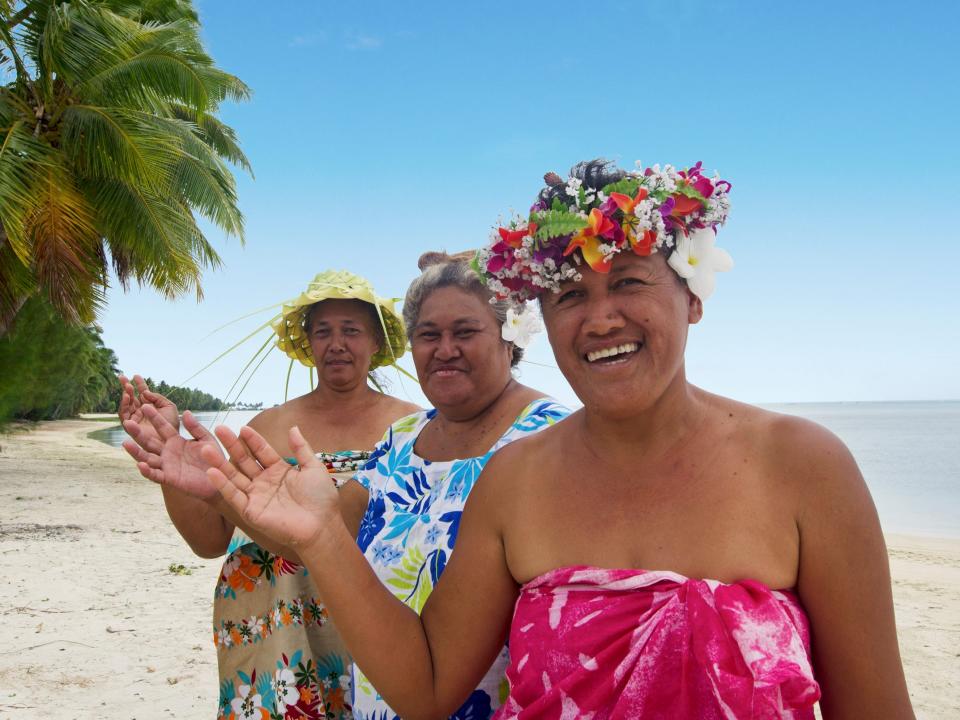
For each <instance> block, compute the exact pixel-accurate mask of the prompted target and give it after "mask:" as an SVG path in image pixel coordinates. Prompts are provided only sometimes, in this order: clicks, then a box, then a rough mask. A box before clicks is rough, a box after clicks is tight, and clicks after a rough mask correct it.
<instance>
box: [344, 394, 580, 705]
mask: <svg viewBox="0 0 960 720" xmlns="http://www.w3.org/2000/svg"><path fill="white" fill-rule="evenodd" d="M569 412H570V411H569V410H568V409H567V408H565V407H564V406H563V405H560V404H559V403H557V402H556V401H554V400H552V399H549V398H541V399H539V400H535V401H534V402H532V403H530V404H529V405H528V406H527V407H525V408H524V409H523V411H522V412H521V413H520V414H519V415H518V416H517V419H516V420H515V421H514V422H513V424H512V425H511V426H510V428H509V429H508V430H507V431H506V432H505V433H504V434H503V436H502V437H501V438H500V439H499V440H498V441H497V442H496V444H495V445H494V446H493V447H492V448H491V449H490V451H489V452H487V453H486V454H485V455H481V456H479V457H472V458H467V459H465V460H448V461H444V462H430V461H429V460H424V459H423V458H421V457H419V456H417V455H416V453H414V451H413V446H414V444H415V443H416V440H417V436H419V435H420V431H421V430H423V428H424V426H425V425H426V424H427V423H428V422H429V421H430V420H431V419H432V418H433V417H434V416H435V415H436V414H437V411H436V410H426V411H423V412H419V413H415V414H413V415H408V416H407V417H405V418H401V419H400V420H398V421H397V422H395V423H394V424H393V425H392V426H391V427H390V428H389V429H388V430H387V434H386V435H385V436H384V439H383V440H382V441H381V442H380V444H379V445H377V447H376V449H375V450H374V453H373V455H372V456H371V458H370V461H369V462H368V463H367V464H366V466H364V468H363V469H362V470H360V471H359V472H358V473H357V475H356V476H355V477H354V479H355V480H357V481H358V482H360V483H361V484H362V485H363V486H364V487H365V488H366V489H367V490H368V491H369V492H370V502H369V504H368V505H367V511H366V514H365V515H364V516H363V521H362V522H361V524H360V532H359V535H358V537H357V544H358V545H359V546H360V549H361V550H362V551H363V554H364V555H365V556H366V558H367V560H368V561H369V563H370V565H371V566H372V567H373V570H374V572H376V573H377V576H378V577H379V578H380V580H381V581H382V582H383V584H384V585H386V586H387V588H388V589H389V590H390V592H392V593H393V594H394V595H395V596H396V597H398V598H399V599H400V600H402V601H403V602H404V603H406V604H407V605H408V606H409V607H411V608H413V609H414V610H416V611H417V613H419V612H420V611H421V610H423V606H424V604H425V603H426V602H427V598H428V597H429V596H430V593H431V591H432V590H433V587H434V585H435V584H436V583H437V580H438V578H439V577H440V574H441V573H442V572H443V569H444V568H445V567H446V564H447V562H448V560H449V559H450V554H451V553H452V552H453V547H454V544H455V543H456V541H457V531H458V529H459V527H460V515H461V514H462V513H463V506H464V504H465V503H466V501H467V496H468V495H469V494H470V490H472V489H473V486H474V483H475V482H476V481H477V478H478V477H479V476H480V471H481V470H483V466H484V465H486V463H487V460H489V459H490V457H491V456H492V455H493V453H494V452H496V451H497V450H498V449H500V448H501V447H503V446H504V445H506V444H507V443H509V442H513V441H514V440H518V439H520V438H522V437H524V436H525V435H528V434H530V433H535V432H539V431H540V430H543V429H544V428H546V427H549V426H550V425H553V424H555V423H557V422H559V421H560V420H562V419H563V418H565V417H566V416H567V415H568V414H569ZM507 659H508V658H507V649H506V648H504V649H503V650H502V651H501V652H500V656H499V657H498V658H497V660H496V662H494V664H493V667H491V668H490V671H489V672H488V673H487V674H486V676H485V677H484V678H483V682H481V683H480V685H479V687H478V688H477V689H476V690H475V691H474V692H473V694H472V695H471V696H470V698H469V699H468V700H467V702H466V703H465V704H464V705H463V707H461V708H460V709H459V710H458V711H457V712H456V713H455V714H454V715H452V716H451V717H453V718H457V719H458V720H487V718H489V717H490V716H491V715H492V714H493V711H494V710H496V709H497V708H498V707H499V706H500V704H501V703H502V702H503V698H505V697H506V694H507V685H506V678H505V673H506V667H507ZM353 688H354V706H353V712H354V717H355V718H356V720H394V718H397V715H396V713H394V712H393V710H391V709H390V707H389V706H388V705H387V704H386V702H384V701H383V699H382V698H381V697H380V696H379V695H378V694H377V691H376V690H375V689H374V688H373V686H372V685H371V684H370V682H369V681H368V680H367V679H366V678H365V677H364V676H363V673H361V672H360V670H359V669H358V668H357V667H356V665H354V669H353Z"/></svg>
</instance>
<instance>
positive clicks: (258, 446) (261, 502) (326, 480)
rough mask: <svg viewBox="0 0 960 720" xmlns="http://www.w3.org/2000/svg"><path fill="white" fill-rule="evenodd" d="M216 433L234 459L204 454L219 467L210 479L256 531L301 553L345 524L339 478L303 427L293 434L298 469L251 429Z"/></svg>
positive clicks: (292, 439)
mask: <svg viewBox="0 0 960 720" xmlns="http://www.w3.org/2000/svg"><path fill="white" fill-rule="evenodd" d="M216 433H217V437H219V438H220V440H221V442H223V444H224V447H226V448H227V450H228V452H229V453H230V460H225V459H223V458H222V457H221V459H220V462H219V463H218V462H216V458H215V457H214V456H213V452H212V450H204V451H203V452H204V458H205V459H206V460H207V461H208V462H209V463H210V465H212V466H213V467H212V468H211V469H210V470H209V471H208V473H207V475H208V476H209V478H210V480H211V481H212V482H213V484H214V485H215V486H216V487H217V488H218V489H219V491H220V494H221V495H223V497H224V500H225V501H226V502H227V503H228V504H229V505H230V506H231V507H233V509H234V510H236V511H237V512H238V513H239V514H240V515H241V516H242V517H243V519H244V520H245V521H246V522H248V523H249V524H250V526H251V527H252V528H253V529H254V530H257V531H259V532H261V533H263V534H264V535H266V536H268V537H269V538H270V539H271V540H274V541H275V542H278V543H280V544H282V545H286V546H288V547H291V548H297V547H302V546H304V545H306V544H307V543H309V542H310V541H312V540H313V539H314V538H316V537H317V535H318V534H319V533H320V532H321V531H322V530H323V529H324V527H326V526H327V524H328V523H329V522H331V520H339V518H340V509H339V500H338V497H337V490H336V488H335V486H334V483H333V479H332V478H331V476H330V474H329V473H328V472H327V469H326V467H325V466H324V464H323V463H322V462H320V461H319V460H317V459H316V457H315V456H314V453H313V450H312V449H310V447H309V445H308V444H307V442H306V440H304V439H303V436H302V435H301V434H300V431H299V430H298V429H297V428H293V429H292V430H291V431H290V447H291V448H292V449H293V450H294V453H295V454H296V457H297V459H298V460H299V462H300V465H299V466H297V467H293V466H291V465H290V464H289V463H288V462H287V461H286V460H284V459H283V458H282V457H281V456H280V455H278V454H277V452H276V451H275V450H273V448H271V447H270V445H269V444H268V443H267V442H266V441H265V440H264V439H263V438H262V437H261V436H260V435H259V434H258V433H257V432H256V431H254V430H252V429H250V428H249V427H245V428H243V429H242V430H241V431H240V437H237V436H236V435H234V434H233V433H232V432H231V431H230V430H229V429H227V428H225V427H222V426H221V427H218V428H217V430H216Z"/></svg>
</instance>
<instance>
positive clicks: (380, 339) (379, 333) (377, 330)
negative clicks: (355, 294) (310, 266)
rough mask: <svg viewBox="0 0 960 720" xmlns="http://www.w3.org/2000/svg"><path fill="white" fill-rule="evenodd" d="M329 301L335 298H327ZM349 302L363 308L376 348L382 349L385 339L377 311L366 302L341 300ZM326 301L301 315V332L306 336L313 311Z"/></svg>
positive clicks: (354, 299) (311, 306)
mask: <svg viewBox="0 0 960 720" xmlns="http://www.w3.org/2000/svg"><path fill="white" fill-rule="evenodd" d="M328 299H330V300H332V299H335V298H328ZM343 299H344V300H348V301H350V302H355V303H359V304H360V305H362V306H363V310H364V312H365V313H367V316H368V317H369V318H370V326H371V327H372V328H373V335H374V337H375V338H376V339H377V347H378V348H382V347H383V344H384V343H385V342H386V340H387V338H386V336H385V335H384V334H383V327H382V326H381V325H380V316H379V315H377V309H376V308H375V307H374V306H373V305H371V304H370V303H368V302H367V301H366V300H357V299H356V298H343ZM325 302H326V300H320V301H319V302H315V303H314V304H313V305H310V306H309V307H308V308H307V309H306V310H305V311H304V313H303V330H304V332H306V334H307V336H308V337H309V336H310V323H311V322H313V311H314V310H316V309H317V307H319V306H320V305H322V304H323V303H325Z"/></svg>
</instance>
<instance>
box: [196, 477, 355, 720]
mask: <svg viewBox="0 0 960 720" xmlns="http://www.w3.org/2000/svg"><path fill="white" fill-rule="evenodd" d="M335 477H336V478H337V480H338V483H339V482H345V481H346V480H347V479H348V478H349V477H350V474H337V473H335ZM213 641H214V644H215V645H216V647H217V665H218V667H219V670H220V702H219V708H218V711H217V719H218V720H315V719H318V718H323V719H324V720H327V719H331V720H350V718H352V717H353V715H352V712H351V706H350V696H351V692H350V681H351V678H350V667H351V660H350V656H349V654H348V653H347V650H346V648H345V647H344V645H343V641H342V640H341V639H340V635H339V633H338V632H337V630H336V628H335V627H334V626H333V624H332V623H331V622H330V619H329V617H328V615H327V609H326V608H325V607H324V606H323V604H322V603H321V602H320V600H319V599H318V598H317V590H316V588H315V587H314V585H313V583H312V582H311V581H310V578H309V576H308V575H307V570H306V568H304V567H303V566H302V565H299V564H297V563H294V562H291V561H290V560H287V559H286V558H283V557H281V556H279V555H274V554H272V553H270V552H269V551H267V550H265V549H264V548H262V547H260V546H259V545H257V544H256V543H255V542H253V540H251V539H250V538H249V537H247V536H246V535H245V534H243V532H241V531H240V530H236V531H235V533H234V536H233V539H232V540H231V541H230V547H229V548H228V549H227V557H226V560H225V561H224V563H223V569H222V570H221V571H220V579H219V581H218V582H217V589H216V594H215V596H214V601H213Z"/></svg>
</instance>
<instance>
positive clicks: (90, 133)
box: [61, 105, 180, 190]
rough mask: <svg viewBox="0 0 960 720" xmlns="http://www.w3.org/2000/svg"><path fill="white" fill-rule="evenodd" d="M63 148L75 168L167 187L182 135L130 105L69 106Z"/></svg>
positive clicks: (93, 175) (106, 177)
mask: <svg viewBox="0 0 960 720" xmlns="http://www.w3.org/2000/svg"><path fill="white" fill-rule="evenodd" d="M61 141H62V147H63V151H64V152H65V153H66V154H67V156H68V157H69V158H70V160H71V162H72V163H73V165H74V167H75V168H76V172H77V173H78V174H80V175H82V176H85V177H87V178H90V179H96V180H101V179H103V180H111V179H118V180H122V181H125V182H131V183H136V184H143V185H145V186H147V187H149V188H151V189H156V190H161V189H164V190H165V189H166V187H165V186H166V185H167V184H168V183H169V178H170V173H171V171H172V169H173V166H174V165H175V163H176V159H177V155H178V153H179V151H180V145H179V138H177V137H176V136H171V135H170V134H169V133H168V132H166V127H164V126H163V123H162V122H160V118H156V117H153V116H150V115H147V114H146V113H141V112H139V111H131V110H128V109H126V108H117V107H97V106H94V105H70V106H68V107H67V108H66V109H64V111H63V118H62V122H61Z"/></svg>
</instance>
